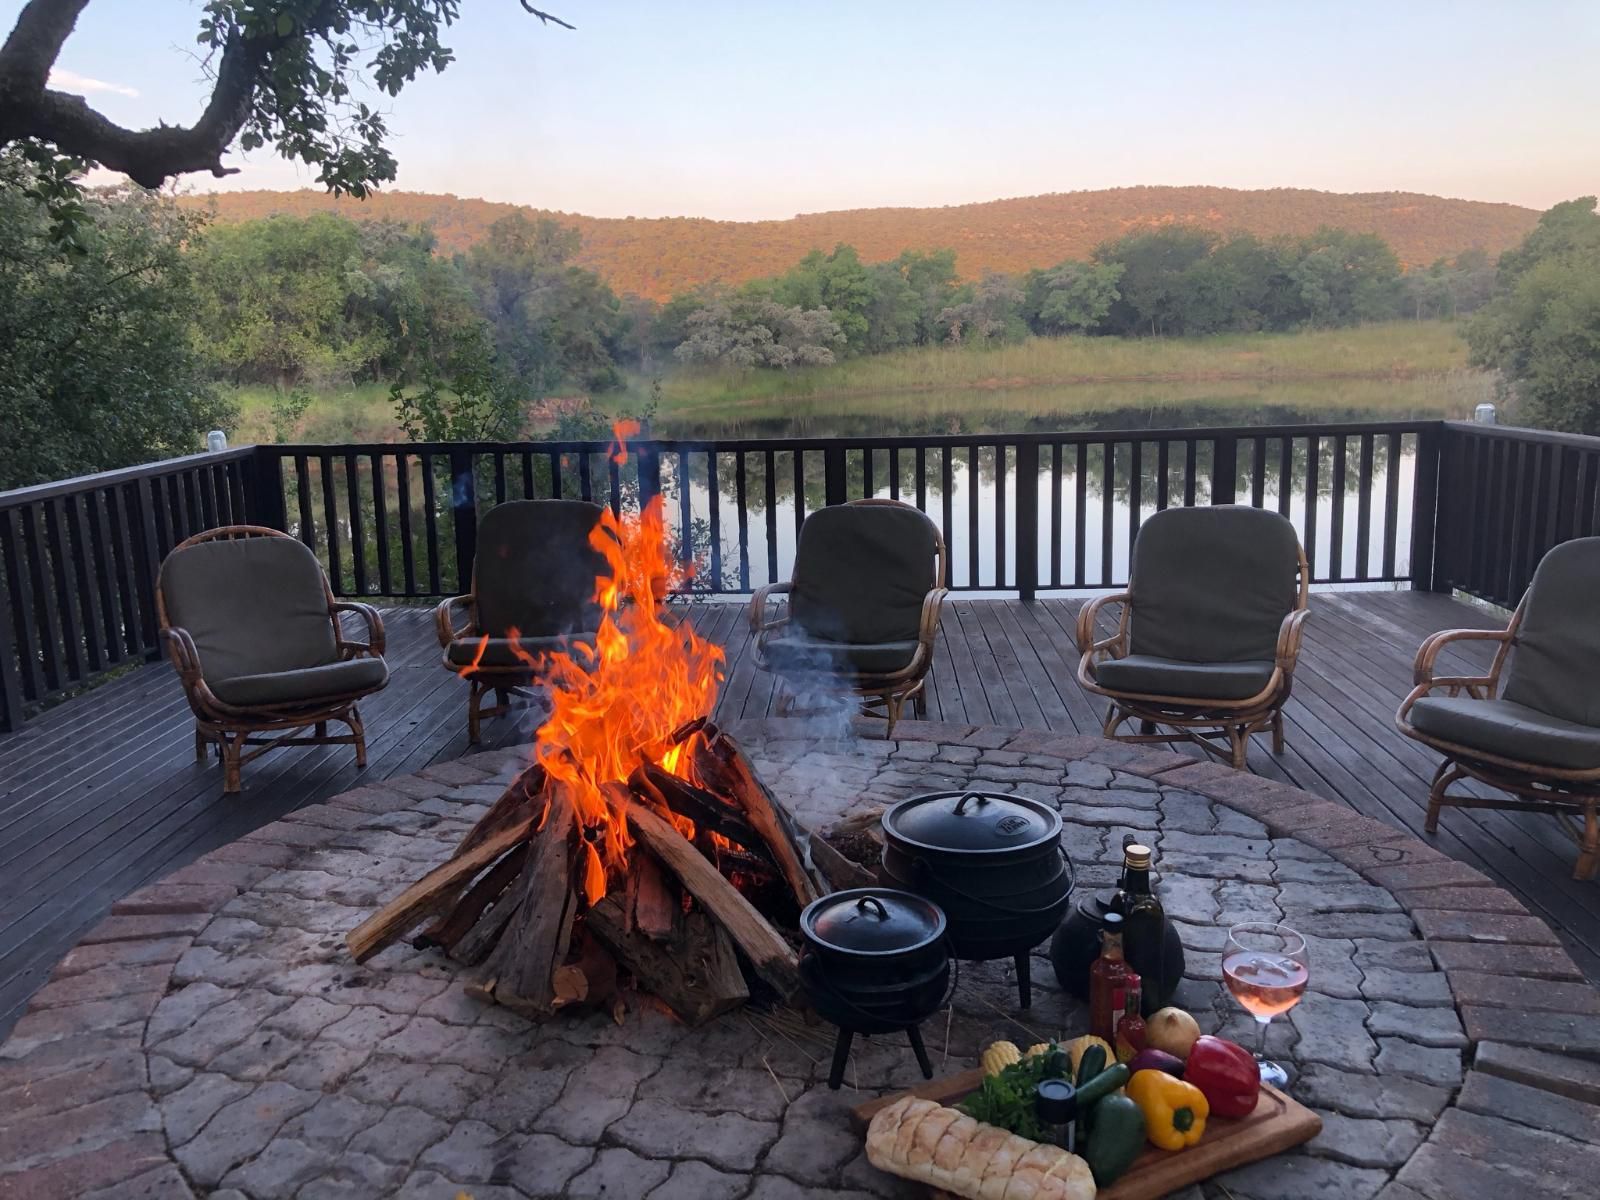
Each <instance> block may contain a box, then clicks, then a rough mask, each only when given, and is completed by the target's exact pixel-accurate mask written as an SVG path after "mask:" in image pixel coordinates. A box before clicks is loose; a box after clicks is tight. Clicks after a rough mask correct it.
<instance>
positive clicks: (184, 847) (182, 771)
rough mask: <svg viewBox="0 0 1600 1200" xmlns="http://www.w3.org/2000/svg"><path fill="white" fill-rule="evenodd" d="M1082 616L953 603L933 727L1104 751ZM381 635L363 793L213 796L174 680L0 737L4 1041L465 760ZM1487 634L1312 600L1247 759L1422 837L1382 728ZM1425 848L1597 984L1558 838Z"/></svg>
mask: <svg viewBox="0 0 1600 1200" xmlns="http://www.w3.org/2000/svg"><path fill="white" fill-rule="evenodd" d="M1079 603H1080V601H1079V600H1076V599H1071V600H1059V599H1053V600H1040V601H1037V602H1035V603H1033V604H1031V605H1028V604H1022V603H1020V602H1017V601H984V600H955V601H952V602H951V603H950V604H949V605H948V607H947V609H946V613H945V619H944V629H943V635H942V637H941V640H940V645H939V652H938V657H937V660H936V664H935V667H934V674H933V683H932V689H931V695H930V713H929V715H930V716H931V717H934V718H937V719H941V720H950V721H967V722H973V723H985V724H996V725H1010V726H1027V727H1031V728H1039V729H1054V730H1064V731H1065V730H1073V731H1077V732H1084V733H1096V732H1098V731H1099V727H1100V720H1099V715H1098V714H1099V705H1098V704H1095V703H1091V698H1090V697H1089V696H1087V695H1086V694H1084V693H1083V692H1082V691H1081V689H1080V688H1079V687H1078V685H1077V683H1076V681H1075V678H1074V663H1075V654H1074V652H1073V651H1072V649H1071V645H1072V641H1071V631H1072V628H1073V624H1074V621H1075V618H1076V613H1077V609H1078V605H1079ZM691 611H692V616H693V619H694V620H695V622H696V624H697V626H698V627H699V628H700V629H701V630H702V632H703V633H705V634H706V635H707V636H709V637H711V638H713V639H715V640H717V641H719V642H721V643H722V644H723V645H725V646H726V647H727V649H728V660H729V661H728V683H727V686H726V688H725V689H724V692H723V696H722V701H721V704H720V706H719V714H720V715H722V716H723V717H724V718H726V719H732V718H735V717H755V716H761V715H765V714H767V713H768V712H769V711H770V710H771V706H772V700H773V686H772V680H771V678H770V677H769V676H766V675H765V674H763V673H761V672H758V671H756V670H755V669H754V666H753V663H752V661H751V656H750V654H749V652H748V650H749V646H748V638H747V635H746V632H745V624H744V620H743V617H744V609H743V606H741V605H737V604H728V603H708V604H703V605H697V606H694V607H693V608H692V610H691ZM385 622H386V624H387V627H388V634H389V647H390V649H389V664H390V669H391V672H392V679H391V682H390V685H389V687H388V689H387V690H386V691H384V692H383V693H381V694H380V695H378V696H376V697H374V698H373V699H372V700H371V701H369V702H367V703H365V704H363V706H362V709H363V712H364V714H365V716H366V721H367V729H368V736H369V738H370V753H371V765H370V767H369V768H368V769H367V770H366V771H364V772H358V771H357V770H356V769H355V768H354V766H353V765H352V760H351V754H350V751H349V749H348V747H331V748H315V749H308V750H283V751H278V752H275V753H273V754H270V755H267V756H266V757H264V758H262V759H261V760H259V761H257V762H255V763H253V764H250V765H248V766H247V767H246V773H245V781H246V784H245V786H246V791H245V793H244V794H243V795H242V796H237V797H224V796H223V795H222V794H221V772H220V770H219V769H218V767H217V766H216V765H215V763H214V762H213V763H210V764H207V765H205V766H197V765H196V764H195V762H194V756H193V739H192V735H191V724H190V718H189V713H188V710H187V708H186V707H185V704H184V701H183V697H182V693H181V691H180V690H179V687H178V683H177V679H176V677H175V676H174V675H173V673H172V670H171V669H170V667H168V666H167V665H166V664H164V663H159V664H155V665H152V666H145V667H140V668H138V669H136V670H133V671H132V672H130V673H129V674H127V675H125V676H123V677H121V678H119V679H116V680H114V681H112V682H110V683H107V684H105V685H104V686H102V687H99V688H97V689H95V690H94V691H92V692H90V693H89V694H87V695H85V696H82V697H79V698H77V699H75V700H71V701H69V702H67V703H66V704H63V705H61V706H59V707H58V708H55V709H53V710H51V711H50V712H48V713H45V714H44V715H42V716H40V717H38V718H37V719H35V720H34V721H33V722H31V723H30V724H28V725H27V726H26V727H25V728H24V729H23V730H22V731H21V732H20V733H16V734H12V735H9V736H4V737H0V1036H3V1035H4V1033H5V1031H6V1030H8V1029H9V1028H10V1026H11V1024H12V1023H13V1022H14V1021H15V1019H16V1017H17V1015H18V1014H19V1012H20V1010H21V1007H22V1005H23V1004H24V1003H25V1001H26V999H27V997H28V995H29V994H31V993H32V991H33V990H34V989H35V988H37V987H38V986H39V985H40V984H41V983H42V982H43V981H44V979H45V977H46V975H47V974H48V973H49V970H50V968H51V966H52V965H53V964H54V963H55V962H56V960H57V959H59V958H60V957H61V955H62V954H63V953H64V952H65V951H66V950H67V948H68V947H70V946H71V945H72V944H73V942H74V941H75V940H76V939H77V938H78V936H79V935H80V934H81V933H82V932H83V931H84V930H86V929H87V928H88V927H89V926H91V925H92V924H94V923H95V922H96V921H98V920H99V919H100V918H101V916H102V915H103V914H104V913H105V911H106V910H107V908H108V907H109V906H110V905H111V903H112V902H113V901H115V900H116V899H118V898H120V897H121V896H123V895H125V894H127V893H128V892H130V891H132V890H133V889H135V888H137V887H139V886H140V885H142V884H144V883H146V882H148V881H150V880H153V879H156V878H158V877H160V876H162V875H164V874H166V873H168V872H169V871H172V870H175V869H177V868H178V867H180V866H182V865H184V864H185V863H187V862H189V861H190V860H192V859H193V858H195V857H197V856H198V855H200V854H202V853H204V852H206V851H207V850H210V849H212V848H214V847H216V846H219V845H222V844H224V843H226V842H228V841H231V840H232V839H234V838H236V837H239V836H240V835H242V834H244V833H246V832H248V831H249V830H251V829H253V828H255V827H256V826H258V825H262V824H265V823H267V822H269V821H272V820H275V819H277V818H278V817H280V816H282V815H283V814H284V813H286V812H288V811H290V810H292V809H294V808H298V807H300V806H303V805H307V804H314V803H317V802H318V801H321V800H324V799H326V798H328V797H329V796H332V795H335V794H337V793H338V792H340V791H343V790H345V789H347V788H350V787H353V786H355V785H356V784H358V783H360V782H364V781H371V780H378V779H383V778H385V777H387V776H390V775H397V774H404V773H407V772H411V771H416V770H418V769H419V768H421V767H424V766H426V765H428V764H429V763H433V762H438V761H441V760H447V759H451V758H454V757H457V756H459V755H461V754H463V753H466V752H467V750H468V746H467V741H466V714H465V689H464V685H462V684H461V683H460V682H459V681H458V680H457V679H456V678H455V677H454V676H452V675H450V674H449V673H448V672H445V671H443V670H441V669H440V667H439V665H438V647H437V645H436V644H435V642H434V640H433V634H432V628H431V613H430V611H429V610H426V609H421V608H402V609H391V610H388V611H387V612H386V613H385ZM1492 624H1494V621H1493V620H1492V619H1491V618H1490V617H1489V616H1488V615H1486V614H1485V613H1483V612H1481V611H1480V610H1478V609H1475V608H1472V607H1469V606H1467V605H1465V604H1461V603H1458V602H1456V601H1453V600H1450V599H1447V598H1445V597H1442V596H1436V595H1431V594H1427V593H1419V592H1359V593H1358V592H1323V593H1317V594H1315V595H1314V596H1313V597H1312V619H1311V621H1310V622H1309V623H1308V625H1307V634H1306V643H1305V650H1304V653H1303V654H1302V655H1301V659H1300V667H1299V670H1298V672H1297V674H1296V678H1295V695H1294V699H1293V700H1292V701H1291V702H1290V705H1289V709H1288V726H1289V728H1288V740H1289V747H1288V750H1287V752H1286V753H1285V755H1284V756H1283V758H1282V759H1274V758H1273V757H1272V755H1271V754H1270V753H1268V752H1267V750H1266V749H1265V747H1264V745H1263V744H1262V741H1261V740H1260V739H1258V742H1257V745H1256V746H1255V747H1254V748H1253V750H1252V753H1251V766H1252V768H1253V769H1254V770H1256V771H1259V772H1260V773H1262V774H1263V775H1269V776H1272V777H1273V778H1277V779H1283V780H1286V781H1288V782H1291V783H1293V784H1296V785H1298V786H1300V787H1303V788H1306V789H1308V790H1310V791H1313V792H1317V793H1319V794H1321V795H1323V796H1326V797H1329V798H1332V799H1336V800H1340V801H1343V802H1344V803H1346V804H1349V805H1350V806H1351V807H1353V808H1356V809H1358V810H1359V811H1361V812H1362V813H1365V814H1366V815H1368V816H1372V817H1377V818H1379V819H1382V820H1385V821H1387V822H1389V823H1391V824H1393V825H1395V826H1397V827H1401V828H1405V829H1408V830H1410V831H1412V832H1415V833H1420V832H1421V829H1422V816H1423V803H1424V800H1425V798H1426V795H1427V779H1428V776H1429V774H1430V773H1431V771H1432V769H1433V766H1434V760H1433V759H1432V757H1431V756H1430V755H1429V754H1428V753H1427V752H1426V751H1425V750H1424V749H1422V748H1421V747H1420V746H1417V745H1415V744H1414V743H1411V742H1408V741H1407V740H1405V739H1404V738H1402V737H1400V736H1399V734H1397V733H1396V732H1395V731H1394V727H1393V725H1392V723H1391V722H1392V718H1393V714H1394V711H1395V708H1396V706H1397V705H1398V703H1399V700H1400V697H1401V696H1402V695H1403V694H1404V693H1405V691H1406V689H1407V688H1408V687H1409V686H1410V667H1411V660H1412V656H1413V654H1414V652H1415V650H1416V647H1417V644H1418V643H1419V642H1420V641H1421V640H1422V638H1423V637H1424V636H1425V635H1426V634H1428V633H1430V632H1432V631H1433V630H1436V629H1443V628H1448V627H1452V626H1460V625H1468V626H1473V625H1475V626H1484V627H1487V626H1490V625H1492ZM1465 661H1466V662H1472V661H1474V659H1472V658H1471V657H1468V658H1467V659H1466V660H1465ZM1457 665H1465V662H1463V663H1460V664H1457ZM529 733H530V728H529V722H528V721H527V720H524V721H522V722H517V721H515V720H513V719H511V718H507V719H504V720H500V721H496V722H490V723H489V724H488V726H487V729H486V738H485V746H491V745H495V744H508V743H512V742H517V741H525V740H527V738H528V736H529ZM1435 844H1436V845H1438V846H1439V847H1440V848H1441V849H1442V850H1444V851H1446V852H1448V853H1450V854H1452V855H1454V856H1455V857H1457V858H1460V859H1461V860H1463V861H1465V862H1469V863H1471V864H1473V865H1474V866H1477V867H1479V868H1480V869H1482V870H1484V871H1487V872H1488V873H1489V874H1491V875H1493V876H1495V877H1496V878H1497V879H1498V880H1499V881H1500V882H1501V883H1502V884H1504V886H1506V887H1508V888H1510V889H1511V890H1512V891H1515V892H1516V893H1518V894H1519V895H1520V896H1521V897H1522V899H1523V901H1524V902H1525V903H1526V904H1527V905H1528V906H1529V908H1530V909H1532V910H1533V911H1534V912H1537V913H1539V914H1540V915H1541V916H1543V917H1544V918H1545V919H1546V920H1548V921H1549V922H1550V924H1551V925H1552V926H1554V927H1555V928H1556V929H1557V930H1558V931H1560V932H1561V934H1562V936H1563V938H1564V939H1565V940H1566V942H1567V944H1568V946H1569V948H1570V950H1571V951H1572V953H1573V955H1574V957H1575V958H1576V959H1577V961H1578V962H1579V963H1580V964H1582V965H1583V967H1584V969H1585V970H1586V971H1587V972H1588V973H1589V974H1590V976H1591V977H1592V978H1600V884H1597V883H1593V882H1591V883H1578V882H1575V881H1574V880H1572V878H1571V871H1572V863H1573V860H1574V858H1575V855H1576V851H1575V849H1574V847H1573V846H1572V843H1571V842H1570V841H1568V840H1567V839H1566V837H1565V835H1564V834H1563V833H1562V832H1561V830H1560V828H1559V827H1558V826H1557V825H1556V823H1555V822H1553V821H1551V820H1549V819H1548V818H1538V817H1532V816H1523V815H1520V814H1509V813H1499V812H1489V811H1484V812H1470V811H1465V810H1453V811H1450V812H1448V813H1446V815H1445V817H1444V820H1443V823H1442V828H1441V831H1440V834H1439V836H1438V838H1437V840H1436V842H1435Z"/></svg>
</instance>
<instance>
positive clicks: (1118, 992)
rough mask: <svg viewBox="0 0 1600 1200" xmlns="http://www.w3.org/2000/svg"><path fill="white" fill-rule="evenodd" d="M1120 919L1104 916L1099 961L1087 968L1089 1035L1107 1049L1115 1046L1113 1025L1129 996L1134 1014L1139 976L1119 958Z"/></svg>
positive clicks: (1123, 1011)
mask: <svg viewBox="0 0 1600 1200" xmlns="http://www.w3.org/2000/svg"><path fill="white" fill-rule="evenodd" d="M1122 935H1123V919H1122V915H1121V914H1120V913H1116V912H1108V913H1106V916H1105V928H1104V929H1103V930H1102V931H1101V933H1100V947H1101V948H1100V957H1099V958H1097V959H1095V961H1094V965H1093V966H1091V967H1090V968H1089V1032H1090V1033H1092V1034H1093V1035H1094V1036H1095V1037H1097V1038H1101V1039H1103V1040H1104V1041H1105V1043H1106V1044H1107V1045H1109V1046H1113V1047H1114V1046H1115V1045H1116V1036H1117V1024H1118V1022H1120V1021H1121V1020H1122V1016H1123V1014H1124V1013H1125V1012H1127V1010H1128V1002H1129V996H1130V993H1131V994H1132V997H1133V1007H1134V1011H1135V1012H1137V1011H1138V1008H1139V999H1138V997H1139V993H1140V991H1141V989H1140V986H1139V984H1140V981H1139V973H1138V972H1137V971H1135V970H1134V969H1133V968H1132V967H1131V966H1129V965H1128V963H1127V961H1126V959H1124V957H1123V954H1122Z"/></svg>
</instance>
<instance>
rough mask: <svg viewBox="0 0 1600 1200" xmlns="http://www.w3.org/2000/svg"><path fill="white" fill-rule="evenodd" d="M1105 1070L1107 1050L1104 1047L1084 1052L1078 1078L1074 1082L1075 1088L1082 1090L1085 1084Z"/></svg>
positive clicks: (1091, 1047)
mask: <svg viewBox="0 0 1600 1200" xmlns="http://www.w3.org/2000/svg"><path fill="white" fill-rule="evenodd" d="M1105 1069H1106V1052H1105V1048H1104V1047H1103V1046H1090V1047H1089V1048H1088V1049H1087V1050H1085V1051H1084V1052H1083V1057H1082V1058H1080V1059H1078V1077H1077V1078H1076V1079H1074V1080H1073V1081H1072V1083H1073V1086H1074V1087H1077V1088H1080V1089H1081V1088H1082V1087H1083V1085H1084V1084H1086V1083H1088V1082H1089V1081H1090V1080H1091V1079H1093V1078H1094V1077H1095V1076H1096V1075H1098V1074H1100V1072H1101V1071H1104V1070H1105Z"/></svg>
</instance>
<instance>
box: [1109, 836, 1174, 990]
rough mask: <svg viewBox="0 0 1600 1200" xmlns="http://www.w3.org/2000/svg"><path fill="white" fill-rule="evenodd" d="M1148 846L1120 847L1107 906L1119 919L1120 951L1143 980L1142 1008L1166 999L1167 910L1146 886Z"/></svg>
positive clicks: (1133, 844)
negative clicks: (1119, 869)
mask: <svg viewBox="0 0 1600 1200" xmlns="http://www.w3.org/2000/svg"><path fill="white" fill-rule="evenodd" d="M1150 858H1151V853H1150V847H1148V846H1145V845H1141V844H1140V843H1138V842H1129V843H1128V844H1127V845H1125V846H1124V847H1123V848H1122V879H1121V881H1120V882H1119V883H1118V885H1117V895H1116V898H1115V899H1114V900H1113V901H1112V904H1111V907H1112V911H1114V912H1115V913H1116V914H1117V915H1118V916H1120V917H1121V918H1122V953H1123V957H1124V958H1126V959H1127V961H1128V965H1129V966H1131V967H1132V968H1133V969H1134V970H1135V971H1137V972H1138V973H1139V975H1140V977H1141V978H1142V979H1143V980H1144V1007H1145V1008H1147V1009H1150V1010H1151V1011H1154V1009H1155V1008H1159V1007H1160V1006H1161V1005H1162V1004H1164V1003H1165V1002H1166V1001H1165V1000H1164V997H1165V996H1166V994H1167V989H1166V986H1165V985H1166V978H1165V950H1166V936H1167V911H1166V909H1165V908H1163V907H1162V905H1161V901H1160V900H1159V899H1158V898H1157V897H1156V894H1155V892H1154V891H1153V890H1152V889H1151V887H1150Z"/></svg>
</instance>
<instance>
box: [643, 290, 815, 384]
mask: <svg viewBox="0 0 1600 1200" xmlns="http://www.w3.org/2000/svg"><path fill="white" fill-rule="evenodd" d="M688 328H689V336H688V337H687V338H686V339H684V341H683V343H682V344H681V345H680V346H679V347H678V348H677V350H676V351H675V352H674V353H675V354H676V355H677V358H678V360H679V361H680V362H686V363H726V364H728V365H729V366H736V367H777V368H780V369H787V368H789V367H801V366H824V365H826V364H828V363H831V362H833V361H834V357H835V353H836V352H837V351H838V350H839V349H841V348H843V346H844V332H843V331H842V330H841V329H840V328H839V323H838V322H837V321H835V320H834V319H833V316H832V314H830V313H829V312H828V310H827V309H825V308H813V309H803V308H799V307H797V306H794V305H784V304H780V303H778V302H777V301H776V300H772V299H768V298H766V297H764V296H759V295H749V294H740V295H737V296H727V295H723V296H718V297H715V298H713V299H711V300H710V301H709V302H708V303H707V304H705V305H704V306H703V307H702V308H699V309H697V310H696V311H695V312H694V313H693V314H691V315H690V317H689V320H688Z"/></svg>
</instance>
